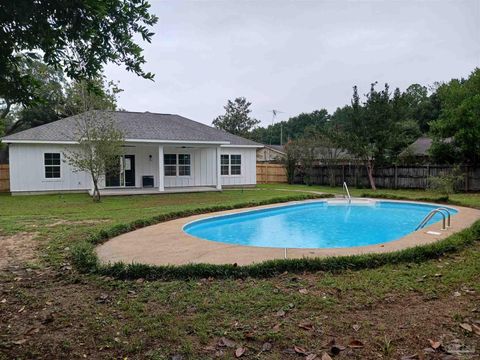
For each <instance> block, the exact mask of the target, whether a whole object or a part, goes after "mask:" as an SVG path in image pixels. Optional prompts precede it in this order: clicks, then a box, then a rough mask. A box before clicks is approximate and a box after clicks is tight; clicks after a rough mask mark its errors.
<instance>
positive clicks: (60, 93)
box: [0, 61, 122, 135]
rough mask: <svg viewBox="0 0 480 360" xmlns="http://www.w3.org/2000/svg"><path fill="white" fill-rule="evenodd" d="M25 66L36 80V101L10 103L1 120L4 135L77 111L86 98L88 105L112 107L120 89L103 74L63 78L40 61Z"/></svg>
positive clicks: (100, 108)
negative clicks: (84, 78) (26, 103)
mask: <svg viewBox="0 0 480 360" xmlns="http://www.w3.org/2000/svg"><path fill="white" fill-rule="evenodd" d="M27 70H28V71H29V72H30V74H31V75H32V77H33V78H34V79H35V80H36V81H37V82H38V83H39V84H40V85H39V86H38V87H37V88H36V89H35V97H36V98H37V99H39V101H37V102H35V103H31V104H30V105H28V106H24V105H21V104H15V105H13V106H12V108H11V109H10V113H9V115H8V116H7V117H6V118H5V119H4V121H3V123H4V126H5V134H7V135H8V134H13V133H15V132H18V131H22V130H26V129H29V128H31V127H35V126H39V125H43V124H46V123H49V122H52V121H56V120H59V119H61V118H63V117H66V116H72V115H76V114H80V113H82V112H83V111H85V109H84V105H83V102H84V101H87V102H88V104H89V109H96V110H115V109H116V106H117V95H118V93H119V92H121V91H122V90H121V89H120V88H119V87H118V85H117V84H115V83H113V82H107V81H106V80H105V79H104V78H103V77H98V78H95V79H92V80H79V81H74V82H67V81H66V79H65V77H64V76H63V73H62V71H61V70H56V69H54V68H53V67H52V66H48V65H46V64H44V63H42V62H41V61H29V67H28V68H27ZM84 98H86V100H83V99H84ZM0 123H2V122H1V121H0Z"/></svg>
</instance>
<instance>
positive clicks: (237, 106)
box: [212, 97, 260, 136]
mask: <svg viewBox="0 0 480 360" xmlns="http://www.w3.org/2000/svg"><path fill="white" fill-rule="evenodd" d="M250 105H252V103H250V102H248V101H247V99H245V98H244V97H238V98H236V99H235V100H234V101H231V100H228V102H227V105H226V106H224V109H225V115H220V116H218V117H217V118H216V119H215V120H213V122H212V124H213V126H215V127H216V128H218V129H222V130H225V131H227V132H229V133H231V134H234V135H239V136H248V133H249V131H250V130H252V129H253V127H254V126H256V125H258V124H259V123H260V120H257V119H255V118H252V117H250V115H249V114H250V113H251V112H252V110H250V109H249V107H250Z"/></svg>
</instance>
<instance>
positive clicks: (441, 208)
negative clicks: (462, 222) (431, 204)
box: [437, 207, 452, 228]
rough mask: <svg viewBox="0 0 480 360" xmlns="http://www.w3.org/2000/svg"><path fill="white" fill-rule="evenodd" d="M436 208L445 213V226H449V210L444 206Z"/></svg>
mask: <svg viewBox="0 0 480 360" xmlns="http://www.w3.org/2000/svg"><path fill="white" fill-rule="evenodd" d="M437 210H441V211H444V212H446V213H447V228H449V227H450V217H451V215H452V214H451V213H450V210H448V209H447V208H446V207H439V208H437Z"/></svg>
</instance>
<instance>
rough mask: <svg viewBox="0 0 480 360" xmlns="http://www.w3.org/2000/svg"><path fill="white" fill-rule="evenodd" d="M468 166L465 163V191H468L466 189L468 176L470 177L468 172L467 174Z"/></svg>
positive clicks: (467, 187)
mask: <svg viewBox="0 0 480 360" xmlns="http://www.w3.org/2000/svg"><path fill="white" fill-rule="evenodd" d="M468 170H469V166H468V165H466V166H465V192H468V189H469V185H470V184H469V177H470V174H469V171H468Z"/></svg>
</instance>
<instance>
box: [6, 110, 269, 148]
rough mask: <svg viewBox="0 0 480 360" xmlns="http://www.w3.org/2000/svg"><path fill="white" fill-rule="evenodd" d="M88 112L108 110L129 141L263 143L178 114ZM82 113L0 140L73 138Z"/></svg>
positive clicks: (252, 144) (254, 144)
mask: <svg viewBox="0 0 480 360" xmlns="http://www.w3.org/2000/svg"><path fill="white" fill-rule="evenodd" d="M91 112H105V113H108V114H109V115H110V117H111V119H112V121H113V122H114V124H115V126H116V127H117V128H118V130H120V131H122V132H123V135H124V137H125V139H127V140H129V141H135V140H151V141H192V142H218V143H226V144H228V145H242V146H245V145H251V146H259V147H261V146H262V145H261V144H259V143H256V142H254V141H251V140H248V139H245V138H242V137H240V136H236V135H232V134H230V133H227V132H225V131H223V130H219V129H215V128H213V127H211V126H208V125H205V124H202V123H199V122H196V121H193V120H190V119H187V118H185V117H183V116H180V115H173V114H158V113H150V112H129V111H103V110H92V111H91ZM81 116H82V114H79V115H75V116H70V117H67V118H64V119H61V120H58V121H54V122H51V123H48V124H45V125H41V126H37V127H34V128H31V129H28V130H25V131H21V132H18V133H16V134H12V135H9V136H6V137H4V138H3V139H2V140H3V141H4V142H7V143H8V142H9V141H15V140H22V141H47V142H48V141H52V142H54V141H74V140H76V137H77V135H76V132H77V124H78V121H79V120H81Z"/></svg>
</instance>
